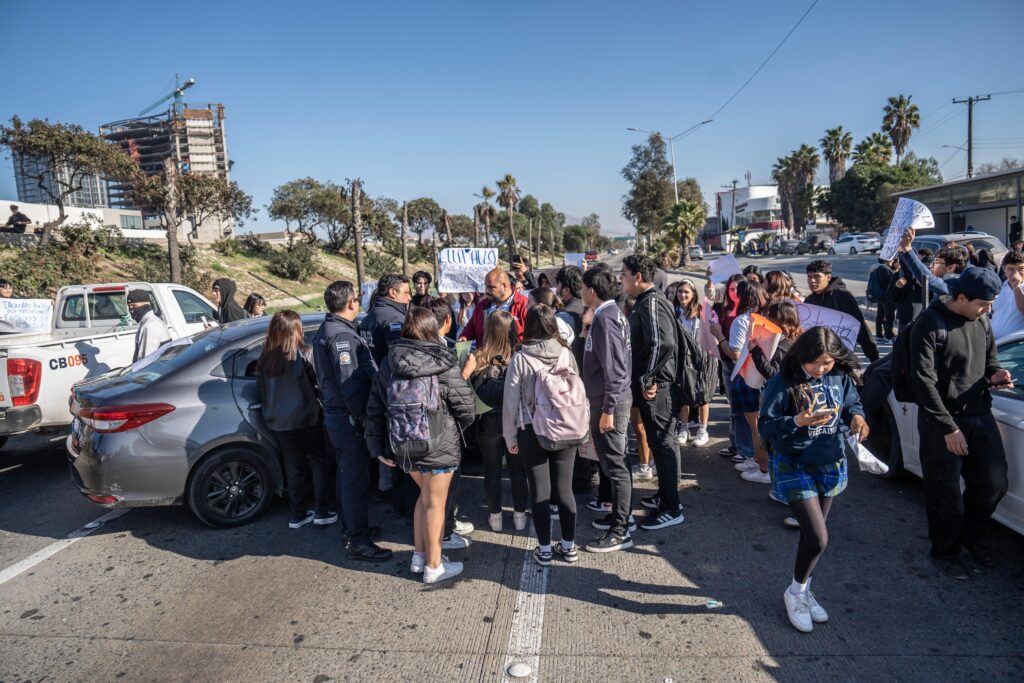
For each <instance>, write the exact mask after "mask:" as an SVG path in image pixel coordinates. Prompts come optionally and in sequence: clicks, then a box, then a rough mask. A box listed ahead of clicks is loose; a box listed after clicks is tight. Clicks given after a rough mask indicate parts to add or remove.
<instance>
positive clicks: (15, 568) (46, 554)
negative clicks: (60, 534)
mask: <svg viewBox="0 0 1024 683" xmlns="http://www.w3.org/2000/svg"><path fill="white" fill-rule="evenodd" d="M127 512H128V510H127V509H126V508H121V509H119V510H111V511H110V512H108V513H107V514H105V515H103V516H102V517H98V518H96V519H94V520H93V521H91V522H89V523H88V524H86V525H85V526H83V527H82V528H80V529H76V530H75V531H72V532H71V533H70V534H68V536H67V538H62V539H60V540H59V541H56V542H54V543H51V544H50V545H48V546H46V547H45V548H43V549H42V550H39V551H36V552H34V553H32V554H31V555H29V556H28V557H26V558H25V559H24V560H22V561H21V562H16V563H15V564H12V565H11V566H10V567H8V568H7V569H4V570H3V571H0V585H2V584H5V583H7V582H8V581H10V580H11V579H13V578H14V577H16V576H18V575H19V574H22V573H23V572H26V571H28V570H29V569H31V568H32V567H34V566H36V565H37V564H39V563H40V562H44V561H46V560H48V559H50V558H51V557H53V556H54V555H56V554H57V553H59V552H60V551H61V550H64V549H65V548H67V547H68V546H70V545H71V544H72V543H74V542H75V541H77V540H79V539H80V538H84V537H85V536H88V535H89V534H91V533H92V532H94V531H96V530H97V529H99V528H100V527H102V526H103V525H104V524H106V523H107V522H109V521H111V520H114V519H117V518H118V517H120V516H121V515H123V514H125V513H127Z"/></svg>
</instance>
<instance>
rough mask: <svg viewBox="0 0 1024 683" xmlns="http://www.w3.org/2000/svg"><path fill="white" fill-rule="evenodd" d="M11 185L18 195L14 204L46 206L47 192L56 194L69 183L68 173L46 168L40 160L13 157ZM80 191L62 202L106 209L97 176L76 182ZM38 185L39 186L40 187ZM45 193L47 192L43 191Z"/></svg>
mask: <svg viewBox="0 0 1024 683" xmlns="http://www.w3.org/2000/svg"><path fill="white" fill-rule="evenodd" d="M11 161H12V162H13V164H14V185H15V188H16V189H17V192H18V201H19V202H24V203H26V204H48V203H50V202H51V201H53V200H52V199H51V198H50V193H52V194H54V195H56V194H57V193H58V191H59V188H60V187H61V186H63V187H68V186H70V184H71V174H70V172H69V170H68V169H67V168H50V165H49V164H48V163H47V162H45V161H43V160H42V159H38V158H32V157H26V156H23V155H20V154H14V155H13V156H12V159H11ZM55 177H56V179H57V187H54V178H55ZM76 183H78V184H80V185H81V189H80V190H77V191H75V192H72V193H71V194H70V195H68V197H67V199H65V201H64V205H65V206H76V207H82V208H87V209H102V208H106V207H109V206H110V202H109V200H108V198H107V181H106V180H104V179H103V178H100V177H99V176H95V175H87V176H84V177H83V178H81V180H77V179H76ZM40 184H42V187H40ZM47 190H48V191H49V193H48V192H47Z"/></svg>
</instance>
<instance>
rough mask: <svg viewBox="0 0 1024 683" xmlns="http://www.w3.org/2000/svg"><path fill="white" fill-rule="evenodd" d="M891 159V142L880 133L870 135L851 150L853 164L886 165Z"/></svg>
mask: <svg viewBox="0 0 1024 683" xmlns="http://www.w3.org/2000/svg"><path fill="white" fill-rule="evenodd" d="M891 158H892V142H891V141H890V140H889V138H887V137H886V136H885V135H884V134H882V133H872V134H871V135H869V136H867V137H866V138H864V139H863V140H861V141H860V142H858V143H857V146H856V147H854V148H853V163H854V164H872V165H878V164H888V163H889V160H890V159H891Z"/></svg>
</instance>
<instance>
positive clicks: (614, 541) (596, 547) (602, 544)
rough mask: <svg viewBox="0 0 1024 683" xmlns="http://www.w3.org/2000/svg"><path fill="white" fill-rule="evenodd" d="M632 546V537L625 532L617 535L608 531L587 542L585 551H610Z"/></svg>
mask: <svg viewBox="0 0 1024 683" xmlns="http://www.w3.org/2000/svg"><path fill="white" fill-rule="evenodd" d="M632 547H633V539H632V537H631V536H630V535H629V534H628V533H627V534H626V535H625V536H617V535H615V534H613V533H612V532H610V531H608V532H606V533H604V534H601V538H598V539H596V540H593V541H591V542H590V543H588V544H587V551H588V552H591V553H610V552H614V551H616V550H626V549H627V548H632Z"/></svg>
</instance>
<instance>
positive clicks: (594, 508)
mask: <svg viewBox="0 0 1024 683" xmlns="http://www.w3.org/2000/svg"><path fill="white" fill-rule="evenodd" d="M587 509H588V510H590V511H591V512H608V511H609V510H611V509H612V504H611V503H602V502H601V501H600V500H598V499H597V498H591V499H590V500H588V501H587Z"/></svg>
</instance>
